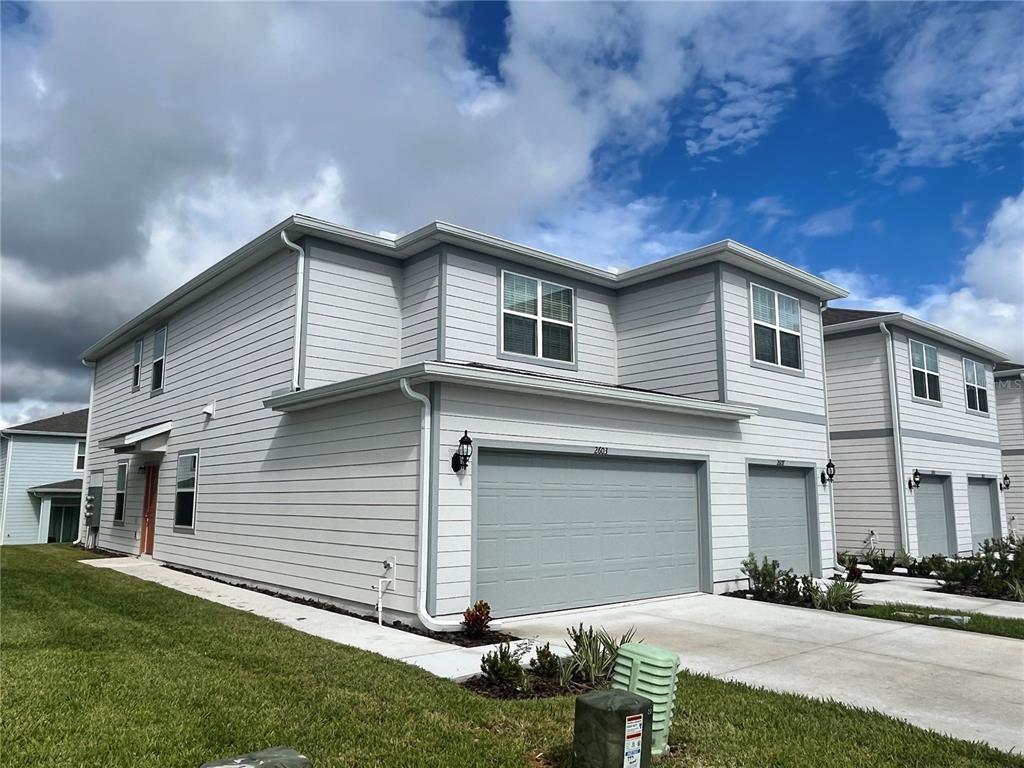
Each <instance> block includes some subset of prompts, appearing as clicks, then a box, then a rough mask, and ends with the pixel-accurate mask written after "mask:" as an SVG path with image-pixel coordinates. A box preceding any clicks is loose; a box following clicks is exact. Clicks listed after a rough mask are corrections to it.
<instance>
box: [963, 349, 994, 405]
mask: <svg viewBox="0 0 1024 768" xmlns="http://www.w3.org/2000/svg"><path fill="white" fill-rule="evenodd" d="M964 386H965V387H967V410H969V411H978V412H979V413H988V378H987V376H986V375H985V366H984V365H982V364H981V363H976V362H974V361H973V360H968V359H967V358H964Z"/></svg>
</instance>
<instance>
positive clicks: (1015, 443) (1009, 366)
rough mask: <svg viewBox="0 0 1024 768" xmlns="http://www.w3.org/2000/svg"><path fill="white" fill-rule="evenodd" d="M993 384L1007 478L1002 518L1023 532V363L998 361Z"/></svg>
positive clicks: (1012, 528) (1000, 443)
mask: <svg viewBox="0 0 1024 768" xmlns="http://www.w3.org/2000/svg"><path fill="white" fill-rule="evenodd" d="M995 384H996V412H997V413H998V415H999V447H1000V449H1001V452H1002V455H1003V472H1004V473H1005V474H1006V476H1007V478H1008V479H1009V480H1010V486H1009V487H1008V488H1006V490H1005V493H1004V494H1003V503H1004V504H1005V506H1006V519H1007V522H1008V524H1009V527H1010V530H1011V531H1014V532H1016V533H1024V364H1021V363H1000V364H998V365H997V366H996V369H995Z"/></svg>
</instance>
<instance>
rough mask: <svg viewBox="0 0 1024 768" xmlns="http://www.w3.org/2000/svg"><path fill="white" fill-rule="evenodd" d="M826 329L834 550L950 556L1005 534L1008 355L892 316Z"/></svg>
mask: <svg viewBox="0 0 1024 768" xmlns="http://www.w3.org/2000/svg"><path fill="white" fill-rule="evenodd" d="M823 319H824V323H825V356H826V370H827V372H828V377H827V385H828V413H829V422H830V429H831V445H832V459H833V461H834V462H835V464H836V467H837V474H836V481H835V488H834V489H833V495H834V499H835V517H836V542H837V546H838V548H839V549H840V550H849V551H853V552H856V551H861V550H864V549H868V548H870V547H872V546H873V547H876V548H879V549H886V550H888V551H890V552H891V551H894V550H900V549H902V550H904V551H906V552H909V553H910V554H911V555H914V556H927V555H930V554H945V555H949V554H956V553H958V552H970V551H971V550H973V549H975V548H976V547H977V546H978V544H979V543H980V542H981V541H984V540H985V539H986V538H991V537H993V536H1000V535H1002V534H1003V533H1004V532H1005V531H1006V515H1005V509H1004V507H1003V503H1002V496H1003V494H1002V493H1001V491H1000V489H999V485H1000V483H999V478H1001V477H1002V475H1003V470H1002V463H1001V457H1000V450H999V433H998V428H997V418H996V403H995V398H994V396H993V387H994V378H993V366H994V364H995V363H996V362H998V361H1000V360H1003V359H1004V358H1005V355H1003V353H1001V352H999V351H997V350H994V349H991V348H989V347H986V346H984V345H982V344H979V343H977V342H975V341H972V340H970V339H967V338H964V337H962V336H959V335H957V334H955V333H952V332H950V331H947V330H945V329H943V328H939V327H938V326H935V325H932V324H930V323H925V322H923V321H921V320H918V319H917V318H914V317H911V316H910V315H906V314H902V313H898V312H877V311H866V310H855V309H828V310H826V311H825V312H824V313H823ZM840 478H841V479H840Z"/></svg>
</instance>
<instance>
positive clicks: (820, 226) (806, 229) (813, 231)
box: [797, 204, 857, 237]
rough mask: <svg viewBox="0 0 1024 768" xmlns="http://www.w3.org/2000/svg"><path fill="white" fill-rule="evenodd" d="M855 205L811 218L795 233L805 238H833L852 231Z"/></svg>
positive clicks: (824, 212)
mask: <svg viewBox="0 0 1024 768" xmlns="http://www.w3.org/2000/svg"><path fill="white" fill-rule="evenodd" d="M856 207H857V206H856V205H855V204H850V205H844V206H842V207H840V208H832V209H831V210H828V211H822V212H821V213H816V214H815V215H814V216H811V217H810V218H809V219H807V221H805V222H804V223H803V224H801V225H800V226H799V227H798V228H797V231H798V232H800V234H802V235H805V236H807V237H834V236H836V235H842V234H845V233H846V232H849V231H850V230H851V229H853V211H854V209H855V208H856Z"/></svg>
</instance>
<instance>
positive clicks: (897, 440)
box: [878, 323, 910, 553]
mask: <svg viewBox="0 0 1024 768" xmlns="http://www.w3.org/2000/svg"><path fill="white" fill-rule="evenodd" d="M878 329H879V330H880V331H881V332H882V333H883V334H884V335H885V348H886V359H887V360H888V362H889V365H888V368H889V405H890V408H889V410H890V414H891V417H892V443H893V448H894V450H895V453H896V473H895V480H896V500H897V501H898V502H899V507H900V544H901V545H902V546H903V551H904V552H907V553H909V552H910V533H909V532H908V531H907V499H906V496H904V494H903V433H902V432H901V431H900V404H899V396H898V393H897V391H896V351H895V349H894V344H893V340H892V334H891V333H889V329H888V328H886V326H885V323H879V324H878Z"/></svg>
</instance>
